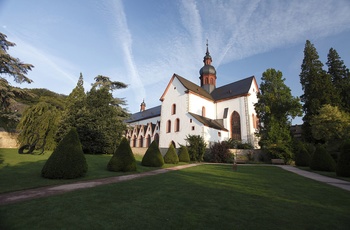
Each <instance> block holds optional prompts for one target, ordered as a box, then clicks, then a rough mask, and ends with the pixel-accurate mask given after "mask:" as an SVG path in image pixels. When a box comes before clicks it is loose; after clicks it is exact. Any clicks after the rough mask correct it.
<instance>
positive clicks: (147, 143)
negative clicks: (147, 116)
mask: <svg viewBox="0 0 350 230" xmlns="http://www.w3.org/2000/svg"><path fill="white" fill-rule="evenodd" d="M150 145H151V135H149V134H148V135H147V138H146V147H149V146H150Z"/></svg>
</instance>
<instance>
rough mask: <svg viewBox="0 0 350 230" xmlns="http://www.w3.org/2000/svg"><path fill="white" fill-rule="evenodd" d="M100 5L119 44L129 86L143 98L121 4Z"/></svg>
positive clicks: (143, 89) (139, 99)
mask: <svg viewBox="0 0 350 230" xmlns="http://www.w3.org/2000/svg"><path fill="white" fill-rule="evenodd" d="M105 4H106V5H104V7H102V8H101V9H102V13H103V14H106V15H107V17H108V20H109V23H110V29H111V31H112V34H113V37H114V38H115V40H116V43H117V44H120V45H121V49H122V51H123V54H124V55H122V56H123V57H124V62H125V64H126V69H127V73H126V76H128V77H130V81H131V82H130V88H131V89H132V90H133V91H134V95H135V96H136V97H137V100H138V101H141V100H142V98H145V94H146V91H145V87H144V85H143V83H142V80H141V78H140V75H139V72H138V69H137V66H136V64H135V60H134V56H133V50H132V35H131V33H130V31H129V28H128V24H127V19H126V15H125V13H124V9H123V4H122V2H121V1H120V0H117V1H113V2H110V3H105Z"/></svg>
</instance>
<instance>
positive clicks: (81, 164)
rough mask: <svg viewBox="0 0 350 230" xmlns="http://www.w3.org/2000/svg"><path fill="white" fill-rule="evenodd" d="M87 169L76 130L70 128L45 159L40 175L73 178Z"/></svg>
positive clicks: (54, 177) (80, 175)
mask: <svg viewBox="0 0 350 230" xmlns="http://www.w3.org/2000/svg"><path fill="white" fill-rule="evenodd" d="M87 170H88V165H87V162H86V159H85V156H84V153H83V149H82V147H81V143H80V140H79V136H78V133H77V130H76V129H75V128H72V129H71V130H70V131H69V132H68V133H67V135H66V136H65V137H64V138H63V139H62V140H61V141H60V142H59V143H58V145H57V147H56V149H55V150H54V151H53V153H52V154H51V156H50V157H49V159H48V160H47V161H46V163H45V165H44V167H43V168H42V170H41V175H42V176H43V177H45V178H49V179H73V178H78V177H82V176H84V175H85V173H86V172H87Z"/></svg>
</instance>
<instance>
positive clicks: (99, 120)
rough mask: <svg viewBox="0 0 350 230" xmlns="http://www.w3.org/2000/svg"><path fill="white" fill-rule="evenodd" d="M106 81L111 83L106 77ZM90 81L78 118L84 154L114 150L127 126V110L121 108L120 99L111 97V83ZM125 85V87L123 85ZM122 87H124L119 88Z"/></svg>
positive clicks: (121, 100)
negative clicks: (84, 102) (125, 121)
mask: <svg viewBox="0 0 350 230" xmlns="http://www.w3.org/2000/svg"><path fill="white" fill-rule="evenodd" d="M104 80H106V81H105V83H106V82H107V83H108V82H111V81H110V80H109V78H108V77H105V78H104ZM98 82H99V81H98V79H96V83H95V84H93V86H92V88H91V90H90V91H89V92H88V93H87V97H86V107H85V109H84V112H85V114H84V116H82V118H81V124H82V126H81V129H80V132H79V134H80V133H81V142H82V145H83V150H84V152H85V153H94V154H101V153H109V154H111V153H113V152H114V151H115V149H116V147H117V146H118V144H119V142H120V140H121V138H122V135H123V133H124V131H125V129H126V126H125V124H124V120H125V119H126V118H127V116H128V113H127V111H126V110H125V109H123V108H122V107H121V105H123V104H124V103H125V102H124V100H123V99H119V98H114V97H113V95H112V93H111V91H112V90H113V89H116V88H114V87H111V85H110V84H98ZM123 86H124V88H125V87H126V85H125V84H123ZM120 88H123V87H120Z"/></svg>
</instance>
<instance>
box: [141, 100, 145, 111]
mask: <svg viewBox="0 0 350 230" xmlns="http://www.w3.org/2000/svg"><path fill="white" fill-rule="evenodd" d="M145 110H146V103H145V99H143V101H142V103H141V105H140V112H142V111H145Z"/></svg>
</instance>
